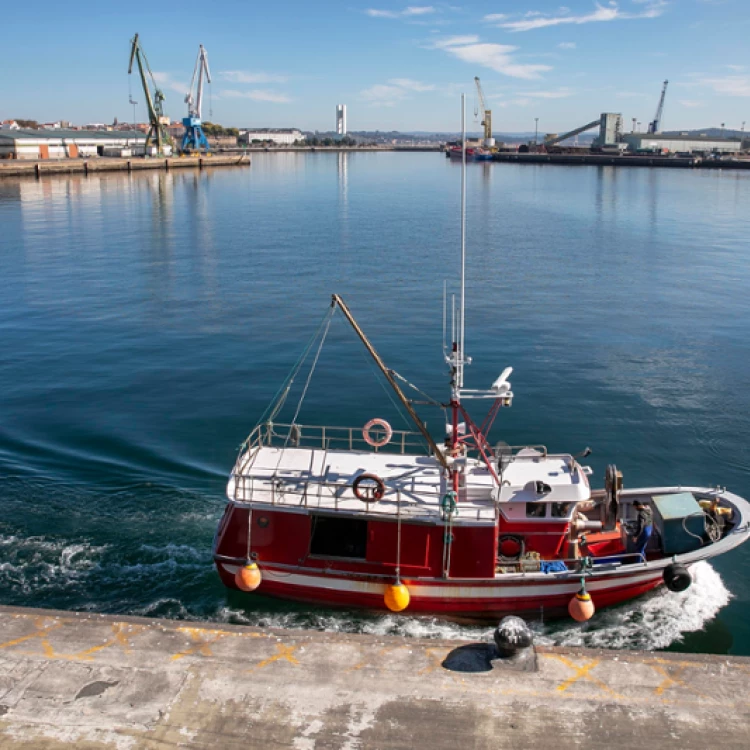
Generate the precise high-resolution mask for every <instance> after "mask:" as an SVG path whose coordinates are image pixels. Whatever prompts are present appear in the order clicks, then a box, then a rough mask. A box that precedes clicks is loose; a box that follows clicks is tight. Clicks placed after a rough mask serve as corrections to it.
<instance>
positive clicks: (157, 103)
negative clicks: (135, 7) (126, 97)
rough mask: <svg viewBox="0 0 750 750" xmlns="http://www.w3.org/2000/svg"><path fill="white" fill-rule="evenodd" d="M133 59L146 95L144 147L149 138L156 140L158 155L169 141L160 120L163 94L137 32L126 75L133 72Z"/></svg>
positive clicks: (149, 140)
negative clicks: (149, 80) (147, 121)
mask: <svg viewBox="0 0 750 750" xmlns="http://www.w3.org/2000/svg"><path fill="white" fill-rule="evenodd" d="M133 60H135V61H136V62H137V63H138V72H139V73H140V76H141V86H143V93H144V95H145V97H146V106H147V107H148V119H149V123H150V126H151V127H150V128H149V131H148V135H147V136H146V149H148V145H149V143H150V142H151V140H154V141H156V146H157V151H158V154H159V155H160V156H162V155H163V153H164V146H165V145H167V144H169V143H170V140H171V139H170V137H169V135H168V134H167V131H166V130H165V129H164V125H163V122H162V116H163V110H162V103H163V102H164V94H163V93H162V91H161V89H160V88H159V87H158V86H157V85H156V79H155V78H154V74H153V73H152V72H151V67H150V66H149V64H148V59H147V58H146V53H145V52H144V51H143V47H141V44H140V42H139V41H138V34H136V35H135V36H134V37H133V40H132V46H131V48H130V64H129V65H128V75H130V74H131V73H132V72H133ZM146 73H148V75H149V77H150V78H151V82H152V84H153V86H154V95H153V97H152V96H151V90H150V88H149V85H148V79H147V78H146Z"/></svg>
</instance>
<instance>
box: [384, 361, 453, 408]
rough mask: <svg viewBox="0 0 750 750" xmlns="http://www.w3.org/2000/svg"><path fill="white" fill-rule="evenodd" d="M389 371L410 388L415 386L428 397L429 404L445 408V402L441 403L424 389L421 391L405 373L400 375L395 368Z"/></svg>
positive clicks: (421, 393)
mask: <svg viewBox="0 0 750 750" xmlns="http://www.w3.org/2000/svg"><path fill="white" fill-rule="evenodd" d="M388 372H390V373H391V375H393V377H394V378H398V379H399V380H400V381H401V382H402V383H406V385H408V386H409V388H413V389H414V390H415V391H416V392H417V393H418V394H419V395H420V396H424V397H425V398H426V399H427V404H431V405H432V406H439V407H440V408H441V409H442V408H444V407H443V404H441V403H440V402H439V401H436V400H435V399H434V398H432V396H430V395H428V394H427V393H425V392H424V391H421V390H420V389H419V388H417V386H416V385H414V383H410V382H409V381H408V380H407V379H406V378H405V377H404V376H403V375H399V374H398V373H397V372H396V371H395V370H388ZM412 403H413V402H412Z"/></svg>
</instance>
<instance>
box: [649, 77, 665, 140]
mask: <svg viewBox="0 0 750 750" xmlns="http://www.w3.org/2000/svg"><path fill="white" fill-rule="evenodd" d="M668 84H669V81H664V85H663V86H662V89H661V96H660V97H659V106H658V107H657V108H656V116H655V117H654V119H653V121H652V122H650V123H649V124H648V132H649V133H660V132H661V115H662V112H664V97H665V96H666V95H667V85H668Z"/></svg>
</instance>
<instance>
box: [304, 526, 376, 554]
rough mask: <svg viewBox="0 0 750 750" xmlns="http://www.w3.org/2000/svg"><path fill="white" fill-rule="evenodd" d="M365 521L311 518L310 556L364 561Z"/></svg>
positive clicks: (365, 542) (365, 546) (365, 545)
mask: <svg viewBox="0 0 750 750" xmlns="http://www.w3.org/2000/svg"><path fill="white" fill-rule="evenodd" d="M366 553H367V521H365V520H363V519H359V518H335V517H332V516H315V515H314V516H313V517H312V523H311V524H310V554H311V555H317V556H319V557H348V558H354V559H361V560H364V559H365V555H366Z"/></svg>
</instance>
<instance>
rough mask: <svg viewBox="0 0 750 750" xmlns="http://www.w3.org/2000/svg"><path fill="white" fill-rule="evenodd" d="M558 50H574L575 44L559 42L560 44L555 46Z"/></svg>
mask: <svg viewBox="0 0 750 750" xmlns="http://www.w3.org/2000/svg"><path fill="white" fill-rule="evenodd" d="M557 46H558V49H575V48H576V43H575V42H560V44H558V45H557Z"/></svg>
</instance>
